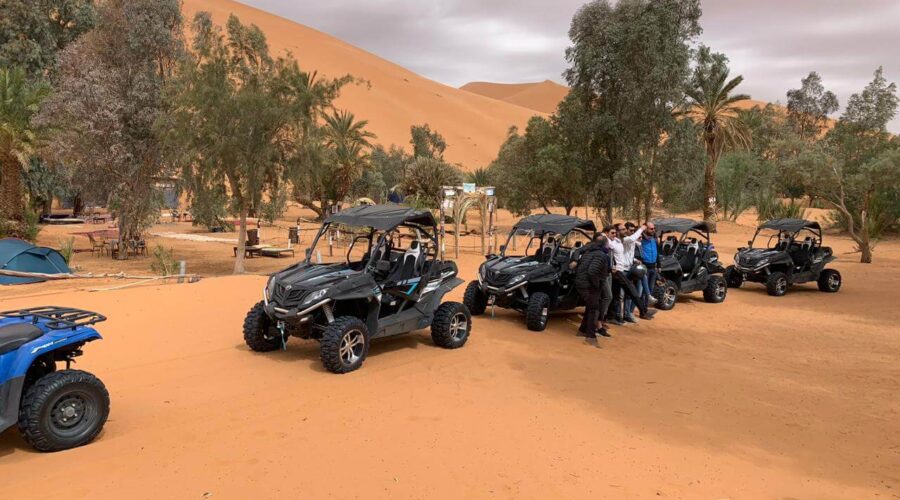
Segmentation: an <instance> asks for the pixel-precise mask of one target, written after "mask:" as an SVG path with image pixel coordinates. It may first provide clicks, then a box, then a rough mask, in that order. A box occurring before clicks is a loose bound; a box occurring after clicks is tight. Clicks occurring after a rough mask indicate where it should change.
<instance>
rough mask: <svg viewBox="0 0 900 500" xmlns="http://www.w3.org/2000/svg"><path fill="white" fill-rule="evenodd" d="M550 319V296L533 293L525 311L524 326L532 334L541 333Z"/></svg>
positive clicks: (542, 293)
mask: <svg viewBox="0 0 900 500" xmlns="http://www.w3.org/2000/svg"><path fill="white" fill-rule="evenodd" d="M549 319H550V296H549V295H547V294H546V293H544V292H534V294H532V295H531V298H529V299H528V308H527V309H525V325H526V326H527V327H528V329H529V330H531V331H533V332H542V331H544V329H545V328H547V321H548V320H549Z"/></svg>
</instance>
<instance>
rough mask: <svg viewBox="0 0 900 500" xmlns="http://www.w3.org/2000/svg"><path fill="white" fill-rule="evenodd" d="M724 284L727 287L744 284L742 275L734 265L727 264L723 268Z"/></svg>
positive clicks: (736, 286)
mask: <svg viewBox="0 0 900 500" xmlns="http://www.w3.org/2000/svg"><path fill="white" fill-rule="evenodd" d="M725 284H727V285H728V288H740V287H741V285H743V284H744V275H743V274H741V273H740V272H739V271H738V270H737V269H735V268H734V266H728V267H726V268H725Z"/></svg>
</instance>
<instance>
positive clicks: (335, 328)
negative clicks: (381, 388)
mask: <svg viewBox="0 0 900 500" xmlns="http://www.w3.org/2000/svg"><path fill="white" fill-rule="evenodd" d="M368 354H369V330H368V329H366V324H365V323H363V322H362V320H361V319H359V318H356V317H353V316H341V317H338V318H335V320H334V321H333V322H332V323H331V324H329V325H328V326H327V327H325V329H324V330H323V331H322V340H321V344H320V346H319V356H320V357H321V359H322V364H323V365H325V368H326V369H327V370H328V371H330V372H332V373H348V372H352V371H353V370H356V369H359V367H361V366H362V364H363V361H365V360H366V356H367V355H368Z"/></svg>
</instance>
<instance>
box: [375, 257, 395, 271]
mask: <svg viewBox="0 0 900 500" xmlns="http://www.w3.org/2000/svg"><path fill="white" fill-rule="evenodd" d="M375 270H376V271H378V272H381V273H386V272H388V271H390V270H391V262H390V261H388V260H379V261H378V262H376V263H375Z"/></svg>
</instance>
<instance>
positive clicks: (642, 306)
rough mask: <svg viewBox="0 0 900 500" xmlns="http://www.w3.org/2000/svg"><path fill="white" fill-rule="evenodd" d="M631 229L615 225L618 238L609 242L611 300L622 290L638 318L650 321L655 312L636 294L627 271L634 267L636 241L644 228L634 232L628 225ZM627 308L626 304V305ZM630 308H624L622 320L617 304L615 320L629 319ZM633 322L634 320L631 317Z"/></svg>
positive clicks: (632, 227)
mask: <svg viewBox="0 0 900 500" xmlns="http://www.w3.org/2000/svg"><path fill="white" fill-rule="evenodd" d="M630 226H631V228H626V227H625V226H624V225H623V224H616V229H617V233H618V236H617V237H616V238H614V239H610V240H609V248H610V250H612V254H613V261H614V265H613V273H612V276H613V300H616V298H617V297H619V290H622V291H623V292H624V293H625V296H626V298H627V299H631V302H633V303H634V305H636V306H637V308H638V310H639V311H640V317H641V318H642V319H652V318H653V315H654V314H656V311H655V310H653V311H651V310H648V309H647V303H646V302H645V301H644V299H643V297H642V296H641V294H639V293H638V291H637V289H636V288H635V287H634V283H633V282H632V281H631V279H630V278H629V277H628V271H629V270H631V266H633V265H634V249H635V246H636V245H637V241H638V239H639V238H640V237H641V234H643V232H644V229H646V226H641V227H640V228H637V230H635V227H634V225H633V224H630ZM626 306H627V304H626ZM629 309H630V307H626V308H625V311H624V313H625V317H624V318H622V317H621V316H620V314H621V313H620V312H619V307H618V303H617V304H615V306H614V309H613V310H614V311H615V316H616V317H615V319H616V320H617V321H621V320H622V319H629V317H631V311H630V310H629ZM631 320H632V321H633V320H634V318H633V317H631Z"/></svg>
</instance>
